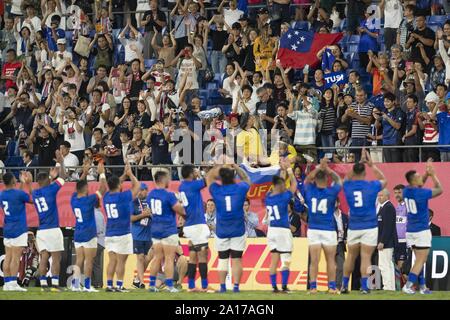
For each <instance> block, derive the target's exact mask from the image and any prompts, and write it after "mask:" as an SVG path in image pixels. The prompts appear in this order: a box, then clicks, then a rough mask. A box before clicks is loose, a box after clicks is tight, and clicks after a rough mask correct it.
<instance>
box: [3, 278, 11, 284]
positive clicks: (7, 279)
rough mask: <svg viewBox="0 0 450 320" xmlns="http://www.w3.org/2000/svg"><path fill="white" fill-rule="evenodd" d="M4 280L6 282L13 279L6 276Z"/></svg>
mask: <svg viewBox="0 0 450 320" xmlns="http://www.w3.org/2000/svg"><path fill="white" fill-rule="evenodd" d="M3 281H4V282H5V284H6V283H8V282H10V281H11V277H4V278H3Z"/></svg>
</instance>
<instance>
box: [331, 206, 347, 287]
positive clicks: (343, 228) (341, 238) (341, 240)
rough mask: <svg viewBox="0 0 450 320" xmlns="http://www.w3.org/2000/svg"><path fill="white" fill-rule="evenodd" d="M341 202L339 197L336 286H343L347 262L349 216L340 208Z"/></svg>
mask: <svg viewBox="0 0 450 320" xmlns="http://www.w3.org/2000/svg"><path fill="white" fill-rule="evenodd" d="M340 204H341V202H340V200H339V198H337V200H336V204H335V210H334V219H335V220H336V232H337V237H338V245H337V247H336V287H337V288H340V287H341V286H342V276H343V273H344V262H345V251H346V247H345V243H346V240H347V229H348V216H347V215H346V214H345V213H343V212H342V211H341V209H339V206H340Z"/></svg>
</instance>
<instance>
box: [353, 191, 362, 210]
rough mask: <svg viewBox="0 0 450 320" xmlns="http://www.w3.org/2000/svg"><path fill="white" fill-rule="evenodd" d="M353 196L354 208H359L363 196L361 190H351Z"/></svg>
mask: <svg viewBox="0 0 450 320" xmlns="http://www.w3.org/2000/svg"><path fill="white" fill-rule="evenodd" d="M353 196H354V197H355V204H354V205H355V208H361V207H362V206H363V197H362V192H361V191H355V192H353Z"/></svg>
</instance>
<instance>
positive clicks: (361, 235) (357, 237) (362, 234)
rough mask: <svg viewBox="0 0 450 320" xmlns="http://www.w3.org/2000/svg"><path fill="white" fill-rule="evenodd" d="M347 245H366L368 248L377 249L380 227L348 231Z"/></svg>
mask: <svg viewBox="0 0 450 320" xmlns="http://www.w3.org/2000/svg"><path fill="white" fill-rule="evenodd" d="M347 244H348V245H353V244H364V245H366V246H372V247H376V246H377V244H378V227H375V228H372V229H363V230H350V229H348V231H347Z"/></svg>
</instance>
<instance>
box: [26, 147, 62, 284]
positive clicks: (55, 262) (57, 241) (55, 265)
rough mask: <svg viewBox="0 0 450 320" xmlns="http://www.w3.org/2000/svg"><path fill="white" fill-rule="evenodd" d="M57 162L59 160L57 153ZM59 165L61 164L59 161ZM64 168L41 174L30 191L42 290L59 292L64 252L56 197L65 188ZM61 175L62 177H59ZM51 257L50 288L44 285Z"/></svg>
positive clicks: (60, 167) (56, 168)
mask: <svg viewBox="0 0 450 320" xmlns="http://www.w3.org/2000/svg"><path fill="white" fill-rule="evenodd" d="M57 158H59V159H60V158H61V157H60V155H59V154H58V153H57ZM58 161H59V162H58V163H62V161H60V160H58ZM64 172H65V170H64V167H62V166H57V167H55V168H52V169H51V170H50V174H49V173H48V172H40V173H39V174H38V175H37V177H36V181H37V183H38V185H39V188H38V189H35V190H33V193H32V195H33V202H34V207H35V208H36V212H37V213H38V216H39V228H38V230H37V233H36V245H37V248H38V250H39V255H40V259H39V274H40V279H39V280H40V284H41V290H43V291H49V290H50V291H53V292H59V291H61V289H60V288H59V273H60V265H61V252H62V251H64V239H63V234H62V231H61V229H60V227H59V215H58V206H57V195H58V192H59V190H61V188H62V186H63V185H64V179H63V178H64V175H65V173H64ZM60 174H61V176H62V177H59V175H60ZM50 257H52V264H51V270H50V272H51V275H52V286H51V288H49V287H48V284H47V269H48V265H49V258H50Z"/></svg>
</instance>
